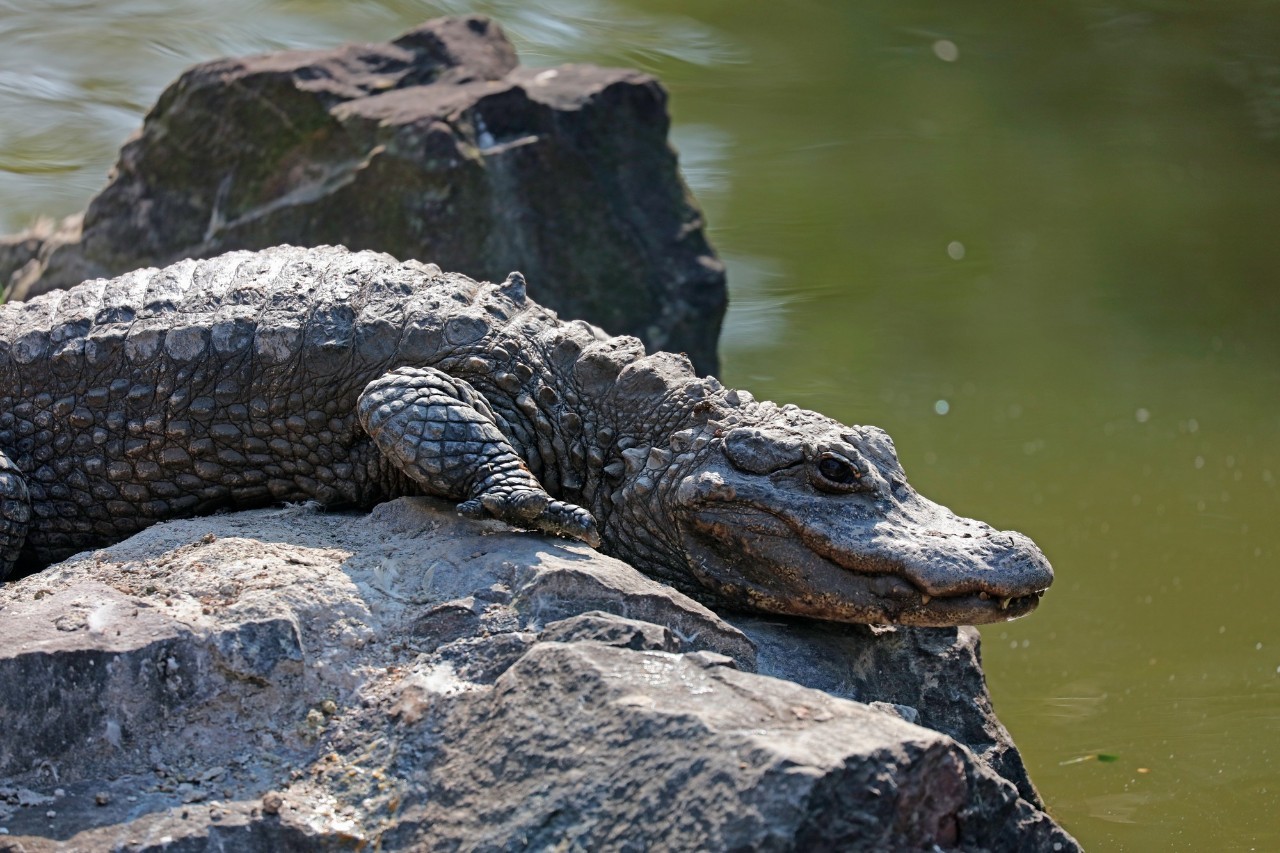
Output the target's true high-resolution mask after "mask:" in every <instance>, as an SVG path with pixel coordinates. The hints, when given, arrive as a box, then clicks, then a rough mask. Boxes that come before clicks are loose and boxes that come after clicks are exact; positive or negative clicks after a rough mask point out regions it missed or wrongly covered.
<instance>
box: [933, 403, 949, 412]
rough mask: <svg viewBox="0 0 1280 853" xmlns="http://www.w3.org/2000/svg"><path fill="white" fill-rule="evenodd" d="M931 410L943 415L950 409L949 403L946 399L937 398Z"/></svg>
mask: <svg viewBox="0 0 1280 853" xmlns="http://www.w3.org/2000/svg"><path fill="white" fill-rule="evenodd" d="M933 410H934V411H935V412H937V413H938V414H940V415H945V414H946V413H947V412H949V411H951V404H950V403H948V402H947V401H946V400H939V401H938V402H936V403H934V404H933Z"/></svg>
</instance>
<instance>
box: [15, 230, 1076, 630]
mask: <svg viewBox="0 0 1280 853" xmlns="http://www.w3.org/2000/svg"><path fill="white" fill-rule="evenodd" d="M0 394H2V395H3V401H0V560H2V561H3V562H2V565H0V578H2V577H4V575H5V574H7V573H8V572H9V571H10V569H11V568H12V567H13V566H14V565H21V566H23V567H24V568H25V567H37V566H39V565H42V564H47V563H49V562H51V561H54V560H58V559H62V558H65V557H67V556H69V555H71V554H73V553H75V552H78V551H81V550H85V549H88V548H92V547H97V546H101V545H104V544H109V543H112V542H115V541H119V540H121V539H123V538H125V537H127V536H129V535H131V534H133V533H135V532H137V531H139V530H141V529H143V528H145V527H147V526H148V525H151V524H154V523H156V522H158V521H161V520H164V519H168V518H175V517H179V516H188V515H193V514H198V513H205V512H211V511H213V510H216V509H220V508H227V507H253V506H262V505H266V504H270V503H274V502H281V501H297V500H317V501H320V502H322V503H324V504H325V505H329V506H354V507H368V506H371V505H373V504H375V503H377V502H379V501H383V500H386V499H388V498H391V497H395V496H399V495H407V494H430V495H436V496H439V497H444V498H448V499H452V500H456V501H459V502H460V503H459V504H458V508H459V510H460V511H461V512H462V513H463V514H465V515H471V516H486V515H487V516H493V517H496V518H498V519H501V520H503V521H506V522H508V523H510V524H513V525H516V526H520V527H525V528H531V529H535V530H540V531H545V532H550V533H554V534H559V535H562V536H568V537H574V538H577V539H580V540H582V541H584V542H587V543H589V544H591V545H593V546H596V547H599V548H600V549H601V550H602V551H604V552H605V553H607V554H611V555H613V556H616V557H619V558H622V559H624V560H626V561H628V562H630V563H632V564H633V565H635V566H636V567H637V568H639V569H641V570H642V571H645V572H647V573H648V574H650V575H652V576H654V577H657V578H659V579H662V580H664V581H667V582H669V583H671V584H672V585H674V586H676V587H678V588H680V589H682V590H684V591H686V592H689V593H692V594H693V595H694V596H695V597H698V598H701V599H702V600H703V601H706V602H708V603H711V604H716V605H724V606H730V607H739V608H746V609H751V610H757V611H764V612H770V613H780V614H792V615H803V616H810V617H817V618H822V619H830V620H838V621H847V622H865V623H897V624H914V625H956V624H967V623H980V622H991V621H997V620H1002V619H1007V618H1013V617H1015V616H1019V615H1022V614H1024V613H1027V612H1029V611H1030V610H1032V609H1033V608H1034V607H1035V606H1036V604H1037V603H1038V600H1039V597H1040V596H1041V594H1043V592H1044V590H1045V588H1046V587H1048V586H1049V584H1050V582H1051V581H1052V578H1053V574H1052V570H1051V569H1050V567H1049V564H1048V562H1047V561H1046V560H1045V558H1044V556H1043V555H1042V554H1041V553H1040V551H1039V550H1038V549H1037V548H1036V546H1035V545H1034V544H1033V543H1032V542H1031V540H1030V539H1028V538H1026V537H1025V536H1023V535H1021V534H1019V533H1012V532H1002V531H998V530H994V529H992V528H991V527H989V526H987V525H986V524H983V523H981V522H977V521H972V520H969V519H966V518H961V517H959V516H956V515H955V514H954V513H952V512H951V511H949V510H947V509H946V508H944V507H941V506H939V505H937V504H935V503H932V502H930V501H928V500H926V499H924V498H923V497H921V496H920V495H918V494H917V493H916V492H915V491H913V490H912V489H911V487H910V486H908V485H907V480H906V477H905V475H904V474H903V471H902V467H901V465H900V464H899V463H898V458H897V455H896V452H895V450H894V447H893V443H892V441H891V440H890V439H889V436H888V435H886V434H885V433H884V432H882V431H881V430H879V429H877V428H875V427H869V426H845V425H843V424H840V423H838V422H836V421H834V420H831V419H830V418H827V417H824V416H822V415H820V414H817V413H815V412H811V411H807V410H805V409H800V408H797V407H796V406H792V405H785V406H778V405H775V404H773V403H768V402H757V401H755V400H754V399H753V398H752V397H751V396H750V395H749V394H747V393H745V392H743V391H735V390H730V389H727V388H725V387H723V386H722V385H721V384H720V383H719V382H718V381H716V380H715V379H713V378H702V377H699V376H697V375H696V374H695V373H694V371H693V369H692V367H691V366H690V364H689V361H688V359H687V358H685V357H684V356H682V355H674V354H671V353H654V354H651V355H646V354H645V352H644V349H643V346H642V345H641V343H640V342H639V341H638V340H636V339H635V338H631V337H611V336H609V335H607V334H606V333H604V332H603V331H601V330H600V329H599V328H596V327H595V326H592V325H590V324H588V323H586V322H583V321H572V322H568V321H564V320H561V319H559V318H558V317H557V316H556V315H555V313H553V312H552V311H549V310H547V309H545V308H542V307H541V306H539V305H537V304H536V303H535V302H533V301H532V300H531V299H529V298H527V297H526V294H525V281H524V278H523V277H522V276H521V275H520V274H519V273H514V272H513V273H512V274H511V275H510V276H509V277H508V278H507V279H506V281H504V282H502V283H501V284H488V283H479V282H475V281H473V280H471V279H469V278H467V277H466V276H463V275H458V274H447V273H443V272H441V270H440V269H439V268H438V267H437V266H435V265H434V264H423V263H419V262H416V261H407V262H404V263H400V262H397V261H396V260H395V259H394V258H391V257H390V256H387V255H383V254H377V253H372V252H348V251H347V250H346V249H343V248H340V247H337V248H335V247H320V248H315V249H299V248H294V247H289V246H281V247H277V248H274V249H269V250H266V251H261V252H232V253H230V254H227V255H223V256H222V257H218V258H214V259H211V260H201V261H190V260H188V261H182V262H180V263H176V264H174V265H172V266H169V267H167V268H165V269H161V270H156V269H145V270H139V271H136V272H133V273H130V274H127V275H123V276H120V277H119V278H115V279H112V280H101V279H100V280H96V281H89V282H85V283H84V284H81V285H79V286H78V287H75V288H72V289H70V290H66V291H57V292H53V293H49V294H46V295H44V296H41V297H37V298H35V299H32V300H31V301H29V302H27V303H24V304H12V305H5V306H3V307H2V308H0Z"/></svg>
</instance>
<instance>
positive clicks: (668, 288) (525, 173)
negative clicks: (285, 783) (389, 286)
mask: <svg viewBox="0 0 1280 853" xmlns="http://www.w3.org/2000/svg"><path fill="white" fill-rule="evenodd" d="M669 124H670V120H669V118H668V116H667V111H666V93H665V92H664V91H663V89H662V87H661V86H660V85H659V84H658V82H657V81H656V80H655V79H654V78H652V77H650V76H648V75H646V74H641V73H639V72H636V71H626V70H616V69H604V68H596V67H593V66H589V65H566V66H561V67H558V68H549V69H531V68H522V67H520V66H518V64H517V59H516V55H515V51H514V49H513V48H512V47H511V44H510V43H509V42H508V41H507V40H506V38H505V37H504V36H503V34H502V32H501V31H500V29H499V28H498V26H497V25H496V24H494V23H492V22H491V21H489V20H487V19H485V18H480V17H467V18H442V19H439V20H433V21H428V22H427V23H426V24H424V25H422V26H421V27H419V28H417V29H415V30H412V31H410V32H408V33H406V34H404V35H403V36H401V37H399V38H397V39H395V40H394V41H392V42H390V43H386V44H373V45H346V46H343V47H340V48H336V49H333V50H325V51H306V52H286V53H274V54H269V55H265V56H257V57H249V58H244V59H228V60H220V61H216V62H208V63H204V64H202V65H197V66H195V67H194V68H192V69H190V70H189V71H187V72H186V73H184V74H183V75H182V76H181V77H180V78H179V79H178V80H177V81H176V82H175V83H173V84H172V85H171V86H169V88H168V89H166V90H165V92H164V93H163V94H162V95H161V96H160V99H159V101H158V102H157V103H156V105H155V107H153V108H152V110H151V112H150V113H149V114H148V115H147V117H146V121H145V123H144V124H143V127H142V129H141V131H140V132H139V134H138V135H137V136H136V137H135V138H133V139H132V140H130V141H129V142H128V143H127V144H126V145H125V146H124V148H123V149H122V150H121V152H120V160H119V163H118V165H117V166H116V168H115V170H114V173H113V174H112V176H111V180H110V183H109V184H108V185H107V187H106V188H105V189H104V190H102V192H101V193H99V194H98V196H97V197H96V198H94V199H93V200H92V201H91V202H90V204H89V208H88V210H87V211H86V212H85V213H84V214H83V217H79V216H77V217H72V218H70V219H69V220H67V221H66V222H64V223H62V225H61V226H60V227H56V228H55V227H53V226H51V225H49V224H42V225H40V226H38V227H37V228H35V229H33V230H32V231H31V232H29V233H27V234H22V235H17V236H15V237H9V238H4V239H0V286H4V285H6V284H7V285H9V287H10V295H11V298H16V299H25V298H27V297H29V296H33V295H36V294H38V293H42V292H45V291H48V290H51V289H55V288H64V287H70V286H72V285H75V284H78V283H80V282H81V281H84V280H87V279H91V278H99V277H112V276H115V275H118V274H121V273H124V272H127V271H129V270H133V269H138V268H141V267H147V266H165V265H167V264H169V263H172V262H174V261H177V260H180V259H182V258H188V257H191V258H205V257H212V256H215V255H219V254H222V253H223V252H226V251H229V250H232V249H263V248H266V247H268V246H275V245H278V244H280V243H291V244H294V245H298V246H316V245H321V244H335V245H344V246H347V247H348V248H351V249H375V250H379V251H384V252H388V253H390V254H392V255H394V256H396V257H398V258H402V259H410V258H416V259H418V260H422V261H431V262H435V263H437V264H439V265H440V266H441V267H443V268H444V269H449V270H456V271H458V272H463V273H466V274H467V275H469V276H471V277H472V278H475V279H477V280H481V281H502V280H503V279H504V278H505V277H506V275H507V273H508V272H510V271H511V270H517V269H518V270H520V271H522V272H523V273H524V274H525V276H526V278H528V280H529V281H530V282H531V284H532V285H533V287H534V288H535V292H536V293H537V298H538V301H539V302H540V303H542V304H543V305H546V306H547V307H550V308H553V309H555V310H556V311H558V312H560V313H561V314H562V315H565V316H567V317H571V318H574V319H585V320H589V321H591V322H593V323H595V324H597V325H599V326H601V327H603V328H605V329H606V330H608V331H609V332H611V333H613V334H633V335H636V336H637V337H639V338H641V339H642V340H644V341H645V343H646V344H647V345H648V346H649V348H650V349H651V350H653V349H661V350H670V351H674V352H681V351H683V352H687V353H688V354H689V356H690V358H691V359H692V360H693V363H694V365H695V366H696V367H697V369H698V370H699V372H701V373H709V372H714V371H715V370H716V355H715V347H716V338H717V336H718V334H719V329H720V320H721V318H722V316H723V314H724V308H725V304H726V292H725V282H724V270H723V267H722V265H721V264H720V262H719V261H718V260H717V258H716V256H715V253H714V252H713V251H712V249H711V248H710V246H709V245H708V243H707V239H706V235H705V232H704V230H703V222H702V217H701V214H700V212H699V211H698V209H697V207H696V205H695V203H694V202H693V200H692V198H691V197H690V195H689V193H688V190H687V189H686V187H685V185H684V183H683V182H682V181H681V179H680V175H679V172H678V169H677V165H676V155H675V153H674V152H673V151H672V149H671V147H670V145H669V144H668V142H667V130H668V127H669Z"/></svg>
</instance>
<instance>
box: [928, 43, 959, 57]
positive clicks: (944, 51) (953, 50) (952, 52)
mask: <svg viewBox="0 0 1280 853" xmlns="http://www.w3.org/2000/svg"><path fill="white" fill-rule="evenodd" d="M933 55H934V56H936V57H938V58H939V59H941V60H942V61H943V62H955V61H956V60H957V59H959V58H960V48H958V47H956V43H955V42H953V41H951V40H950V39H938V40H937V41H935V42H934V43H933Z"/></svg>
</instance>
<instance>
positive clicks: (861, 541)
mask: <svg viewBox="0 0 1280 853" xmlns="http://www.w3.org/2000/svg"><path fill="white" fill-rule="evenodd" d="M856 526H857V527H860V528H863V529H865V531H866V535H865V536H864V537H856V536H855V537H847V539H848V541H846V542H845V543H844V546H843V547H836V546H835V545H833V544H831V543H830V541H829V540H827V541H822V540H823V539H824V537H815V536H814V535H813V531H812V530H811V529H796V526H795V524H793V523H792V522H790V521H789V520H788V519H786V518H783V517H779V516H778V515H776V514H774V513H772V512H768V511H766V510H761V509H760V508H758V507H753V506H741V505H736V506H726V505H723V504H722V505H720V506H718V507H715V508H714V509H712V508H710V507H704V508H703V509H702V510H701V511H700V512H696V513H694V514H692V516H691V518H690V524H689V525H688V526H687V528H686V531H687V534H688V535H686V537H685V547H686V549H687V551H688V553H689V555H690V557H691V558H692V560H691V563H692V565H691V569H692V570H693V572H694V574H695V575H696V576H697V577H698V579H699V581H700V582H701V584H702V586H703V588H704V592H705V593H709V594H710V596H711V597H713V598H715V599H716V600H717V601H718V602H720V603H723V604H725V605H728V606H731V607H738V608H742V609H747V610H753V611H762V612H766V613H777V614H782V615H789V616H805V617H809V618H814V619H823V620H828V621H835V622H856V623H862V624H892V625H914V626H920V627H951V626H956V625H981V624H987V623H992V622H1004V621H1008V620H1010V619H1017V618H1018V617H1020V616H1025V615H1027V614H1028V613H1030V612H1031V611H1033V610H1035V609H1036V606H1037V605H1038V604H1039V603H1040V598H1041V597H1042V596H1043V595H1044V593H1045V590H1046V589H1047V588H1048V581H1049V580H1050V579H1051V577H1052V575H1047V576H1046V575H1044V574H1042V573H1038V572H1034V571H1033V572H1030V573H1028V577H1027V578H1025V579H1024V580H1043V581H1044V582H1043V585H1040V584H1039V583H1034V582H1033V583H1032V585H1031V586H1027V585H1026V584H1025V583H1024V584H1022V585H1020V586H1014V585H1011V582H1010V581H1009V579H1008V577H1007V576H1006V575H1005V574H1003V573H1001V572H1000V571H997V570H995V569H992V568H985V569H984V568H983V567H982V565H981V564H980V563H978V562H977V561H976V560H972V559H970V560H968V561H967V562H970V563H972V564H973V568H970V569H969V570H967V571H956V572H955V573H954V576H948V577H947V578H946V580H945V583H941V582H939V581H938V578H937V576H936V575H937V568H936V566H935V565H933V563H931V562H930V561H929V557H930V556H931V555H929V554H925V555H923V556H922V555H921V554H920V553H919V551H918V550H914V551H913V549H912V548H903V549H901V553H899V549H894V548H891V547H885V546H884V545H883V544H880V543H881V542H882V537H878V536H875V535H874V531H875V527H874V525H873V524H866V525H865V527H864V526H863V525H856ZM961 541H963V540H957V541H954V542H952V541H948V542H945V543H942V542H940V543H937V545H936V546H935V547H937V548H943V547H944V546H951V547H952V548H953V549H955V552H956V553H962V552H961V551H960V550H959V549H961V548H962V547H963V546H962V545H961V544H960V542H961ZM1026 541H1027V542H1028V543H1029V540H1026ZM1010 542H1011V543H1012V545H1011V548H1010V550H1011V551H1013V552H1014V554H1015V556H1020V555H1018V554H1017V553H1016V551H1017V547H1018V545H1017V542H1016V540H1013V539H1010ZM907 544H910V543H907ZM930 544H933V543H930ZM1029 547H1030V548H1031V549H1032V550H1033V551H1034V546H1029ZM902 553H905V554H909V555H911V556H909V557H908V556H902ZM945 553H946V555H947V556H948V557H952V558H954V554H953V553H951V552H949V551H948V552H945ZM1034 553H1035V555H1036V556H1037V557H1039V561H1040V562H1041V563H1043V557H1042V556H1039V552H1038V551H1034ZM1031 559H1032V558H1031V556H1030V554H1028V555H1027V560H1031ZM955 562H960V561H955ZM1013 562H1015V563H1016V560H1015V561H1013ZM1044 565H1045V566H1046V567H1047V563H1046V564H1044ZM913 575H917V576H920V577H921V578H924V577H925V576H926V575H930V577H928V578H927V579H925V580H924V581H923V582H922V580H918V579H917V577H913ZM929 581H932V582H931V583H930V582H929ZM926 583H927V584H928V586H926ZM929 587H932V589H930V588H929Z"/></svg>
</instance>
